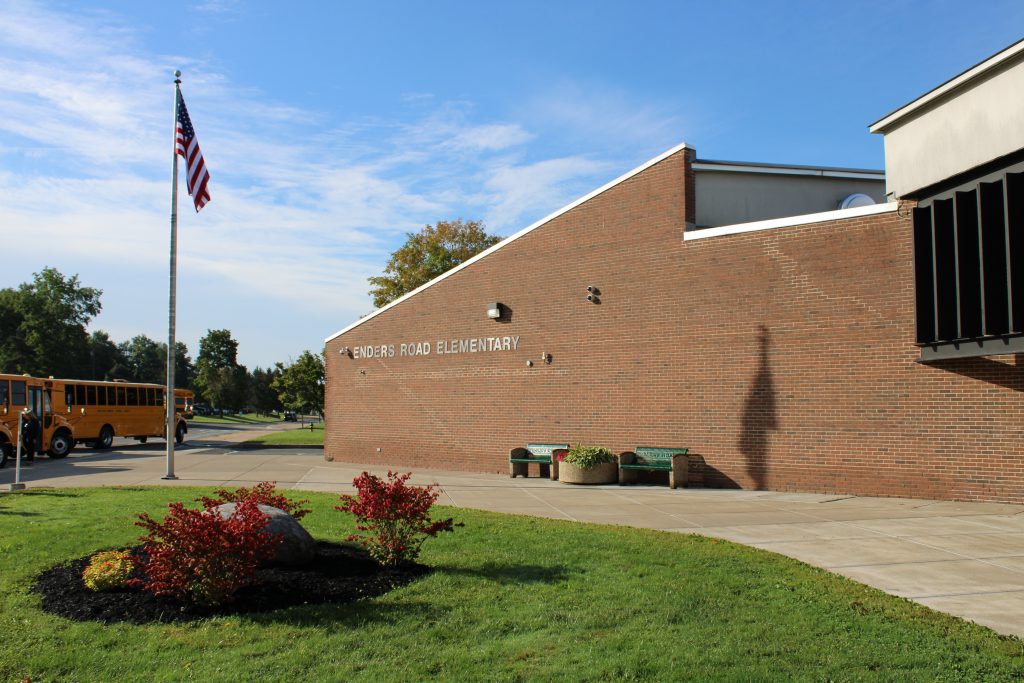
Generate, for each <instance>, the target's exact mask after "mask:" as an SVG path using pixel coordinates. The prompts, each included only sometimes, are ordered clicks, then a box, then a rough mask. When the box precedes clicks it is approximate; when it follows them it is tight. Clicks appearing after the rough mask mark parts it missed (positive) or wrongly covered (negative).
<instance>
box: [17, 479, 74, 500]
mask: <svg viewBox="0 0 1024 683" xmlns="http://www.w3.org/2000/svg"><path fill="white" fill-rule="evenodd" d="M25 483H26V484H31V483H32V482H31V481H26V482H25ZM12 495H17V496H49V497H52V498H81V497H82V494H81V493H70V492H68V491H59V490H57V489H48V488H47V489H25V490H24V491H18V492H16V493H13V494H12Z"/></svg>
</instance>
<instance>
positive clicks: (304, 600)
mask: <svg viewBox="0 0 1024 683" xmlns="http://www.w3.org/2000/svg"><path fill="white" fill-rule="evenodd" d="M317 545H318V551H317V556H316V559H314V560H313V561H312V562H311V563H309V564H307V565H305V566H302V567H284V566H272V567H265V568H262V569H260V570H259V571H258V572H257V574H256V578H257V584H256V585H253V586H249V587H246V588H243V589H241V590H240V591H238V593H236V594H235V599H234V600H233V601H232V602H231V603H228V604H226V605H222V606H220V607H201V606H198V605H181V604H179V603H177V602H174V601H172V600H167V599H163V598H156V597H154V596H153V595H152V594H151V593H148V592H146V591H143V590H141V589H124V590H117V591H105V592H96V591H92V590H89V589H88V588H86V587H85V583H83V582H82V571H83V570H84V569H85V568H86V567H87V566H88V564H89V557H83V558H80V559H77V560H73V561H71V562H68V563H66V564H63V565H59V566H57V567H53V568H52V569H47V570H46V571H44V572H43V573H42V574H40V575H39V577H38V578H37V579H36V583H35V586H34V590H35V591H36V592H37V593H40V594H42V596H43V600H42V607H43V609H44V610H46V611H47V612H52V613H53V614H58V615H60V616H62V617H66V618H68V619H74V620H76V621H100V622H103V623H106V624H111V623H116V622H121V621H125V622H130V623H134V624H148V623H152V622H171V621H190V620H194V619H203V618H207V617H212V616H220V615H228V614H250V613H256V612H269V611H271V610H276V609H282V608H285V607H293V606H295V605H319V604H324V603H333V604H344V603H351V602H355V601H357V600H364V599H366V598H372V597H376V596H378V595H383V594H385V593H387V592H389V591H391V590H392V589H394V588H397V587H399V586H404V585H406V584H408V583H411V582H413V581H415V580H416V579H418V578H420V577H421V576H423V575H424V574H426V573H427V572H429V571H430V569H429V568H428V567H425V566H423V565H420V564H409V565H404V566H401V567H383V566H381V565H380V564H378V563H377V562H376V560H374V559H373V558H371V557H370V556H369V555H368V554H367V553H366V552H365V551H364V550H363V549H361V548H358V547H354V546H350V545H342V544H338V543H328V542H326V541H319V542H318V543H317ZM128 550H130V551H131V552H133V553H138V552H140V550H141V549H140V548H129V549H128ZM136 571H138V570H136Z"/></svg>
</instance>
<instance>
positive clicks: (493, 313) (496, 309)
mask: <svg viewBox="0 0 1024 683" xmlns="http://www.w3.org/2000/svg"><path fill="white" fill-rule="evenodd" d="M487 317H488V318H490V319H491V320H497V319H498V318H500V317H501V304H487Z"/></svg>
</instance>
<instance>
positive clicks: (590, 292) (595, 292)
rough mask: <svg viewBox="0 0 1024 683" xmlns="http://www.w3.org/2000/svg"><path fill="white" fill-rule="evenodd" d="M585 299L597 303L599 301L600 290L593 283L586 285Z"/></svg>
mask: <svg viewBox="0 0 1024 683" xmlns="http://www.w3.org/2000/svg"><path fill="white" fill-rule="evenodd" d="M587 301H589V302H591V303H594V304H599V303H601V290H600V289H598V288H597V287H595V286H594V285H588V286H587Z"/></svg>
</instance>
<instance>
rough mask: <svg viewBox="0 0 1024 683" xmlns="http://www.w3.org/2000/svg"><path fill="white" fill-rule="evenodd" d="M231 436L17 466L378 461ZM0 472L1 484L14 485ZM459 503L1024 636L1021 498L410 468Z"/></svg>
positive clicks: (311, 482) (301, 482)
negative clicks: (629, 532) (741, 557)
mask: <svg viewBox="0 0 1024 683" xmlns="http://www.w3.org/2000/svg"><path fill="white" fill-rule="evenodd" d="M234 434H235V433H232V432H216V431H213V432H212V433H204V434H202V435H200V434H199V433H196V434H195V436H196V437H200V436H201V437H202V439H201V440H200V439H199V438H197V439H196V440H194V441H191V442H190V443H189V444H188V445H187V447H186V448H183V449H182V450H179V451H178V452H177V454H176V458H175V460H176V468H175V469H176V472H177V475H178V476H179V479H177V480H176V481H171V482H168V481H165V480H163V479H161V477H162V476H163V474H164V471H165V457H164V450H163V449H164V445H163V444H162V443H151V444H147V445H144V446H143V445H139V444H134V443H132V442H121V443H118V444H116V447H115V449H114V450H112V451H107V452H93V451H87V450H76V451H75V452H74V453H73V454H72V456H71V457H69V458H67V459H65V460H58V461H51V460H49V459H47V458H41V459H40V460H38V461H37V463H36V465H35V466H34V467H33V468H31V469H26V470H23V480H24V481H25V482H26V484H27V485H28V486H29V487H30V488H33V487H39V486H55V487H66V486H118V485H122V486H124V485H172V486H173V485H190V486H192V485H233V486H242V485H251V484H253V483H256V482H259V481H276V482H278V484H279V485H280V486H282V487H285V488H296V489H305V490H311V491H328V492H349V491H351V490H352V485H351V483H352V479H353V478H354V477H355V476H357V475H358V474H359V473H360V472H362V471H363V470H367V469H368V470H370V471H373V472H375V473H381V474H383V473H384V472H386V471H387V467H386V466H376V465H373V464H350V463H332V462H325V461H324V460H323V454H322V451H320V450H302V449H265V450H242V449H239V448H238V447H237V444H235V443H233V442H232V439H234V440H241V439H245V438H251V437H252V435H253V433H252V431H248V432H246V433H244V434H242V435H240V436H239V435H234ZM13 474H14V473H13V469H12V468H11V467H10V466H9V467H7V468H6V469H3V470H0V488H2V489H4V490H6V486H4V485H5V484H8V483H10V482H11V481H13V479H14V476H13ZM413 481H415V482H417V483H420V484H428V483H430V484H437V485H438V486H439V487H440V489H441V492H442V498H441V502H442V503H445V504H449V505H455V506H459V507H468V508H479V509H485V510H493V511H497V512H507V513H517V514H524V515H534V516H539V517H550V518H553V519H565V520H573V521H583V522H595V523H603V524H623V525H628V526H636V527H644V528H651V529H664V530H666V531H673V532H680V533H699V534H704V535H708V536H715V537H719V538H724V539H729V540H731V541H735V542H737V543H744V544H746V545H750V546H754V547H757V548H763V549H765V550H770V551H773V552H778V553H782V554H783V555H788V556H790V557H794V558H796V559H798V560H802V561H804V562H807V563H808V564H811V565H815V566H818V567H822V568H825V569H828V570H830V571H834V572H836V573H839V574H842V575H844V576H848V577H850V578H852V579H854V580H856V581H860V582H862V583H865V584H868V585H871V586H875V587H876V588H879V589H881V590H884V591H886V592H888V593H891V594H893V595H898V596H902V597H905V598H909V599H911V600H915V601H916V602H919V603H922V604H924V605H927V606H929V607H932V608H934V609H937V610H940V611H944V612H948V613H950V614H955V615H958V616H961V617H963V618H965V619H970V620H972V621H976V622H978V623H980V624H983V625H985V626H989V627H990V628H992V629H994V630H996V631H998V632H1000V633H1004V634H1010V635H1017V636H1022V637H1024V506H1019V505H1003V504H986V503H953V502H943V501H928V500H912V499H898V498H860V497H854V496H840V495H824V494H800V493H773V492H767V491H731V490H717V489H678V490H675V491H672V490H669V489H668V488H667V487H659V486H627V487H619V486H615V485H612V486H587V487H578V486H572V485H568V484H561V483H559V482H551V481H548V480H545V479H538V478H530V479H522V478H517V479H509V477H508V476H507V475H500V474H475V473H466V472H448V471H440V470H423V469H421V470H414V477H413Z"/></svg>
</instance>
